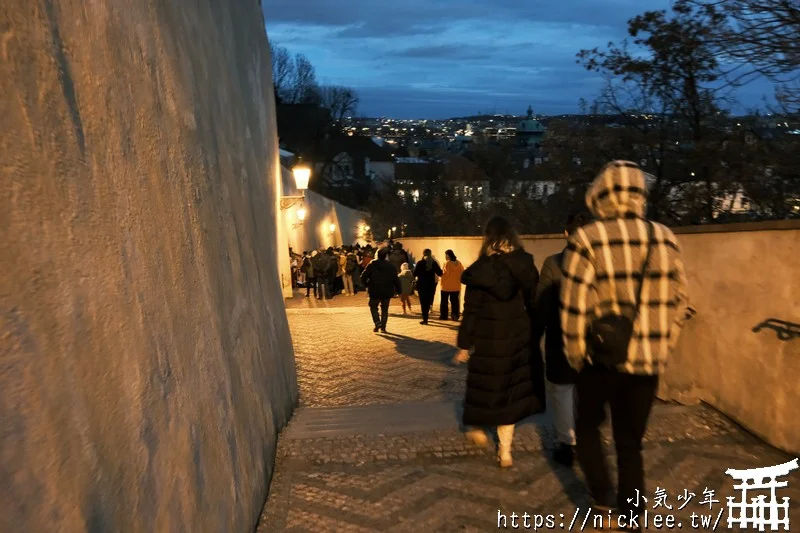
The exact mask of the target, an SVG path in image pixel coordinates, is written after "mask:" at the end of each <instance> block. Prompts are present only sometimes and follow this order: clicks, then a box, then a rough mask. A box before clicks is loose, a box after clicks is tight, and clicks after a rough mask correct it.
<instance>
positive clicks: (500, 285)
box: [461, 250, 535, 301]
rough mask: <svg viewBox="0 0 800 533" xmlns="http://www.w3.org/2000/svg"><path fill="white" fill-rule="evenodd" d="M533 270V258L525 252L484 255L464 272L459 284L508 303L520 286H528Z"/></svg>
mask: <svg viewBox="0 0 800 533" xmlns="http://www.w3.org/2000/svg"><path fill="white" fill-rule="evenodd" d="M533 269H534V265H533V256H532V255H531V254H529V253H527V252H526V251H525V250H516V251H513V252H510V253H497V254H494V255H491V256H485V255H484V256H481V257H480V258H479V259H478V260H477V261H475V262H474V263H473V264H472V265H470V267H469V268H467V269H466V270H465V271H464V273H463V274H462V275H461V283H463V284H464V285H466V286H467V287H476V288H479V289H483V290H485V291H486V292H488V293H489V294H491V295H492V296H494V297H495V298H497V299H498V300H501V301H508V300H512V299H513V298H514V297H515V296H516V295H517V292H518V291H519V289H520V287H521V286H525V285H527V284H528V278H529V277H530V276H531V274H532V273H531V271H532V270H533ZM534 283H535V280H534Z"/></svg>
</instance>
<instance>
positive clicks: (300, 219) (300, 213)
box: [292, 207, 307, 228]
mask: <svg viewBox="0 0 800 533" xmlns="http://www.w3.org/2000/svg"><path fill="white" fill-rule="evenodd" d="M306 214H307V213H306V208H305V207H301V208H300V209H298V210H297V222H295V223H294V224H292V228H299V227H300V226H302V225H303V221H304V220H305V219H306Z"/></svg>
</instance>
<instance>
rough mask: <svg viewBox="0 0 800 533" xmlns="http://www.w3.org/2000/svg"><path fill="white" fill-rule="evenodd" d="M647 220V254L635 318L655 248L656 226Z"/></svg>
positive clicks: (637, 314)
mask: <svg viewBox="0 0 800 533" xmlns="http://www.w3.org/2000/svg"><path fill="white" fill-rule="evenodd" d="M646 222H647V255H646V256H645V257H644V263H643V264H642V276H641V277H642V279H641V281H640V282H639V290H638V291H637V292H636V301H635V305H636V308H635V314H634V315H633V317H634V320H636V317H638V316H639V302H640V300H641V298H642V287H644V275H645V274H646V273H647V264H648V263H649V262H650V252H651V251H652V249H653V246H652V240H653V236H654V233H655V232H654V226H653V223H652V222H650V221H649V220H647V221H646Z"/></svg>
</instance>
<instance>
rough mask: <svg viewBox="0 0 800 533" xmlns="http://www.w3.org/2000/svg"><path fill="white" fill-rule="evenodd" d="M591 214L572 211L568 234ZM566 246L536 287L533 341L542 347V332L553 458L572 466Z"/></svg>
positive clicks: (549, 261)
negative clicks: (564, 329)
mask: <svg viewBox="0 0 800 533" xmlns="http://www.w3.org/2000/svg"><path fill="white" fill-rule="evenodd" d="M590 219H591V217H590V216H589V215H588V214H585V213H573V214H571V215H570V216H569V217H568V218H567V229H566V231H565V232H564V235H565V236H566V237H569V236H570V235H571V234H572V233H573V232H574V231H575V230H576V229H578V228H579V227H581V226H583V225H584V224H586V223H587V222H589V220H590ZM563 257H564V252H563V250H562V251H561V252H559V253H557V254H555V255H551V256H550V257H548V258H547V259H545V260H544V263H543V264H542V272H541V276H540V277H539V284H538V285H537V287H536V299H535V303H534V306H535V308H534V314H533V345H534V346H535V347H537V348H538V347H539V346H540V344H541V340H542V336H544V337H545V339H544V354H545V362H546V365H545V367H546V376H547V395H548V399H549V401H550V405H551V406H552V408H553V425H554V426H555V430H556V438H557V439H558V442H559V446H558V448H556V450H555V453H554V454H553V459H554V460H555V461H556V462H557V463H560V464H563V465H565V466H569V467H571V466H572V464H573V462H574V458H575V453H574V450H575V414H574V412H573V410H574V401H573V395H574V392H575V377H576V376H577V372H575V370H574V369H573V368H572V367H571V366H569V363H568V362H567V358H566V357H565V356H564V342H563V338H562V336H561V315H560V311H559V307H558V306H559V295H560V291H561V281H562V278H563V277H564V275H563V273H562V272H561V262H562V259H563Z"/></svg>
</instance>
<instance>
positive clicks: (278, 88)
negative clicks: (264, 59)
mask: <svg viewBox="0 0 800 533" xmlns="http://www.w3.org/2000/svg"><path fill="white" fill-rule="evenodd" d="M269 52H270V56H271V57H272V84H273V85H274V86H275V94H276V95H277V96H278V97H279V98H281V99H283V98H284V96H285V95H286V94H287V91H288V87H287V84H288V83H289V80H290V79H291V77H292V73H293V71H294V64H293V62H292V56H291V55H290V54H289V51H288V50H287V49H286V48H284V47H283V46H278V45H276V44H272V43H270V44H269Z"/></svg>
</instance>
